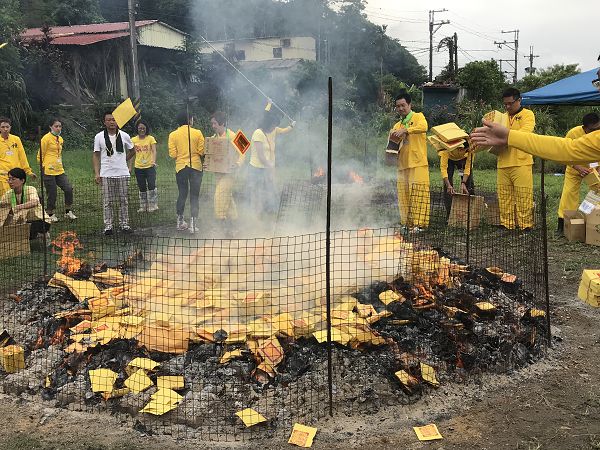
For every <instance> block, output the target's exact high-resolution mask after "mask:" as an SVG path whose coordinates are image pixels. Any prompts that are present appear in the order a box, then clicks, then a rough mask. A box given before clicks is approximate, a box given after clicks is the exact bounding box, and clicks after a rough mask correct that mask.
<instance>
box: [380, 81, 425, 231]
mask: <svg viewBox="0 0 600 450" xmlns="http://www.w3.org/2000/svg"><path fill="white" fill-rule="evenodd" d="M411 103H412V99H411V96H410V94H408V93H407V92H404V93H401V94H400V95H398V96H397V97H396V112H397V113H398V114H399V115H400V118H401V120H400V121H399V122H397V123H396V124H395V125H394V127H393V128H392V130H391V131H390V137H392V136H393V137H394V138H395V139H396V140H403V141H404V144H403V145H402V147H401V148H400V152H399V154H398V180H397V189H398V208H399V210H400V224H401V225H404V226H406V227H408V228H409V229H414V228H426V227H427V226H428V225H429V207H430V196H429V164H428V162H427V142H426V133H427V128H428V126H427V120H426V119H425V116H424V115H423V113H418V112H414V111H413V110H412V105H411Z"/></svg>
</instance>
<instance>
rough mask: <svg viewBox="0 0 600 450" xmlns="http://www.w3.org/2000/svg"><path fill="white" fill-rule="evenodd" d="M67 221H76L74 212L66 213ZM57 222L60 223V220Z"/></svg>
mask: <svg viewBox="0 0 600 450" xmlns="http://www.w3.org/2000/svg"><path fill="white" fill-rule="evenodd" d="M65 219H69V220H76V219H77V216H76V215H75V214H73V211H71V210H69V211H67V212H66V213H65ZM57 221H58V219H57Z"/></svg>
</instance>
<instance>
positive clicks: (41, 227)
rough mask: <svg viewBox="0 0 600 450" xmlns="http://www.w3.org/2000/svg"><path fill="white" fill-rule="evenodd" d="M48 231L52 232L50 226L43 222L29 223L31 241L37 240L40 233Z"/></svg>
mask: <svg viewBox="0 0 600 450" xmlns="http://www.w3.org/2000/svg"><path fill="white" fill-rule="evenodd" d="M48 230H50V224H49V223H47V222H44V221H43V220H34V221H33V222H29V240H32V239H35V238H37V235H38V233H45V232H47V231H48Z"/></svg>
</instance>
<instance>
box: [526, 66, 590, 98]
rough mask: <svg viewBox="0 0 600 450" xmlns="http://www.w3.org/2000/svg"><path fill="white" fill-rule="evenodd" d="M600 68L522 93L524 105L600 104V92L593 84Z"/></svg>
mask: <svg viewBox="0 0 600 450" xmlns="http://www.w3.org/2000/svg"><path fill="white" fill-rule="evenodd" d="M596 78H598V69H592V70H588V71H587V72H583V73H578V74H577V75H573V76H572V77H568V78H564V79H562V80H559V81H556V82H554V83H552V84H548V85H546V86H544V87H541V88H539V89H535V90H533V91H529V92H526V93H524V94H523V95H522V97H523V101H522V104H523V105H600V92H598V89H596V88H595V87H594V86H592V80H595V79H596Z"/></svg>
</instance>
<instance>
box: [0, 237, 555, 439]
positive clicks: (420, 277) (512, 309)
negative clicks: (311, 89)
mask: <svg viewBox="0 0 600 450" xmlns="http://www.w3.org/2000/svg"><path fill="white" fill-rule="evenodd" d="M194 245H196V247H193V246H194ZM189 247H191V248H189ZM189 247H188V248H184V247H183V246H181V245H180V246H173V245H172V244H170V242H167V241H165V242H163V241H161V240H160V239H158V238H155V239H152V240H150V241H145V242H143V243H142V242H140V243H139V248H140V250H136V251H135V252H133V253H135V256H134V257H133V259H137V258H138V257H139V256H140V252H142V251H143V257H144V261H143V262H142V263H140V264H139V265H138V267H137V268H136V269H135V270H134V269H129V270H116V269H114V268H113V269H108V268H107V267H105V266H104V267H103V266H102V265H98V266H97V267H95V269H97V270H96V273H94V275H93V276H91V275H90V274H89V273H86V272H85V271H84V272H81V271H77V272H75V273H74V275H73V277H72V278H71V277H68V279H67V280H66V283H67V285H69V286H71V287H69V288H65V287H52V286H50V287H49V286H46V284H41V283H39V284H30V285H27V286H25V287H24V288H23V289H21V290H20V291H19V292H18V293H17V296H16V297H15V298H13V299H10V300H8V301H7V302H6V303H5V304H4V306H3V307H4V317H5V318H6V317H13V320H14V318H18V323H17V324H12V325H10V324H7V323H5V324H4V325H6V326H5V328H7V329H9V330H10V334H11V336H12V337H13V339H14V340H15V341H16V342H18V343H19V344H21V345H22V346H23V347H24V348H25V357H26V368H25V370H23V371H21V372H17V373H14V374H9V375H7V376H6V377H5V379H4V382H3V387H4V390H5V392H12V393H27V394H29V395H41V397H42V398H43V399H45V400H48V401H52V402H55V404H56V405H57V406H61V407H68V408H71V409H76V410H108V411H110V412H114V413H123V414H126V415H128V416H131V417H132V420H135V421H139V422H141V423H143V424H144V427H145V428H146V429H148V430H153V431H156V432H160V431H161V430H164V428H165V427H167V426H171V425H181V426H185V427H190V428H193V429H198V428H204V427H210V428H211V429H221V430H226V431H227V432H231V433H233V434H235V433H239V432H240V431H241V429H242V427H241V426H240V423H239V420H238V419H237V418H236V417H235V415H234V414H235V412H236V411H239V410H241V409H243V408H247V407H251V408H254V409H256V410H257V411H260V412H261V413H262V414H263V415H265V417H268V421H269V423H268V425H267V427H266V428H267V429H268V430H276V429H277V428H278V427H280V426H282V425H283V424H288V423H290V421H291V420H305V421H310V420H313V419H315V418H317V417H319V416H321V415H323V414H324V413H323V411H324V410H325V409H326V408H325V406H326V404H327V398H328V386H327V364H328V359H327V350H326V344H325V343H321V344H320V343H318V341H317V340H318V339H319V338H320V339H321V340H322V338H323V332H324V331H325V330H326V328H327V326H326V307H325V298H324V291H325V277H324V255H325V252H324V236H323V235H308V236H300V237H295V238H282V239H258V240H252V241H206V242H196V243H195V244H194V243H192V242H190V243H189ZM133 253H132V254H133ZM332 253H333V257H332V280H333V283H332V285H333V303H332V308H331V322H332V340H333V341H334V344H333V345H334V350H333V361H332V363H333V367H334V369H333V373H334V379H333V383H334V385H335V389H336V392H335V396H334V398H335V402H336V405H338V407H340V408H341V409H343V410H346V411H354V412H356V411H359V412H365V413H371V412H374V411H376V410H377V409H378V408H380V407H381V404H382V402H385V404H386V405H389V404H408V403H412V402H414V401H416V399H418V398H419V396H420V395H421V393H422V392H426V391H427V390H428V389H432V388H433V387H432V385H435V384H436V382H440V383H447V382H449V381H452V380H461V379H467V378H468V377H470V376H472V375H475V374H479V373H482V372H505V371H506V370H507V369H509V368H518V367H521V366H524V365H526V364H529V363H531V362H532V361H534V360H535V359H536V358H538V357H539V356H540V355H541V354H543V351H544V346H545V344H546V341H545V336H546V333H547V329H546V312H545V311H541V310H539V309H537V308H535V305H534V301H533V300H534V299H533V296H532V294H531V293H530V292H528V291H527V290H526V289H525V288H524V287H523V285H522V283H521V280H520V279H519V277H513V276H511V274H507V273H504V272H503V271H502V270H501V268H500V269H498V268H493V267H489V268H478V267H468V266H466V265H464V264H461V262H460V261H456V260H453V259H452V258H451V257H450V255H447V256H446V255H444V254H443V253H442V252H439V251H436V250H432V249H431V248H429V247H426V246H421V245H419V244H417V243H412V242H408V241H407V240H405V239H403V238H401V237H400V236H398V235H396V234H395V233H394V231H393V230H371V229H362V230H358V231H352V232H337V233H334V236H333V240H332ZM128 259H131V258H128ZM54 278H55V280H54V281H55V282H54V283H52V284H55V285H57V284H61V283H62V284H65V279H64V278H62V277H61V276H56V275H55V277H54ZM71 279H73V280H76V281H83V282H84V281H89V280H95V281H90V282H91V283H93V284H94V285H95V286H96V287H97V289H98V293H99V295H98V296H96V299H97V300H100V301H90V300H89V299H87V298H85V295H84V292H87V291H84V290H83V289H84V288H83V287H82V286H80V285H79V284H77V285H76V286H75V292H76V293H77V295H74V294H73V292H74V289H73V284H72V282H71V281H70V280H71ZM57 280H58V281H57ZM77 296H79V297H80V298H77ZM17 300H18V301H17ZM489 305H491V306H489ZM285 314H288V315H289V317H286V316H282V315H285ZM135 317H141V318H142V321H141V322H138V320H137V319H134V318H135ZM124 318H128V319H124ZM275 318H277V319H276V320H275ZM266 319H269V320H266ZM5 320H6V319H5ZM86 321H89V322H90V325H89V327H87V325H85V323H86ZM123 323H126V324H127V325H123ZM82 324H84V325H82ZM103 325H106V326H107V328H104V326H103ZM78 326H80V327H81V329H80V330H78V329H77V327H78ZM147 330H153V331H152V332H148V331H147ZM319 333H320V334H319ZM159 334H160V335H161V336H163V337H162V341H160V340H159V339H156V337H157V336H158V335H159ZM81 335H94V337H93V338H91V337H84V338H82V339H80V340H79V341H78V339H79V338H80V337H81ZM153 338H154V339H153ZM273 339H274V340H275V341H273V342H271V345H270V346H268V345H266V344H265V343H267V344H268V341H269V340H273ZM77 344H79V346H78V345H77ZM140 344H143V345H140ZM264 344H265V345H264ZM278 348H279V352H280V353H281V354H280V355H278V353H277V352H278V350H277V349H278ZM236 350H241V352H240V354H239V355H237V356H233V357H232V359H230V360H229V361H228V362H222V361H223V357H224V355H226V354H227V352H235V351H236ZM138 357H142V358H149V359H151V360H153V361H155V362H157V363H159V366H158V367H157V368H156V369H153V370H149V371H147V374H148V376H149V378H150V380H151V382H152V386H151V387H149V388H148V389H145V390H144V391H143V392H140V393H133V392H131V391H130V392H126V391H125V390H124V386H125V384H124V383H125V380H126V379H127V378H128V377H129V376H130V375H131V370H130V368H129V367H128V364H129V363H130V362H131V361H132V360H133V359H134V358H138ZM274 362H276V364H270V363H274ZM98 369H109V370H112V371H113V372H115V373H116V374H117V376H116V380H115V382H114V385H113V390H112V391H111V392H109V393H100V392H98V393H94V392H92V389H91V384H90V371H92V370H98ZM401 371H404V372H403V373H401V375H396V374H398V373H400V372H401ZM163 376H183V377H184V388H183V389H179V390H178V391H177V392H178V393H179V394H180V395H181V396H182V399H181V401H180V402H179V404H178V405H177V407H176V408H174V409H172V410H171V411H170V412H166V413H165V414H164V415H158V416H153V415H150V414H147V413H140V410H141V409H142V408H144V407H145V405H147V404H148V403H149V402H150V401H151V396H152V395H153V394H155V393H156V391H157V388H156V385H157V382H158V378H159V377H163ZM402 376H403V377H404V378H402V379H403V380H404V381H406V382H405V383H403V382H401V381H400V380H401V378H400V377H402Z"/></svg>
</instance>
